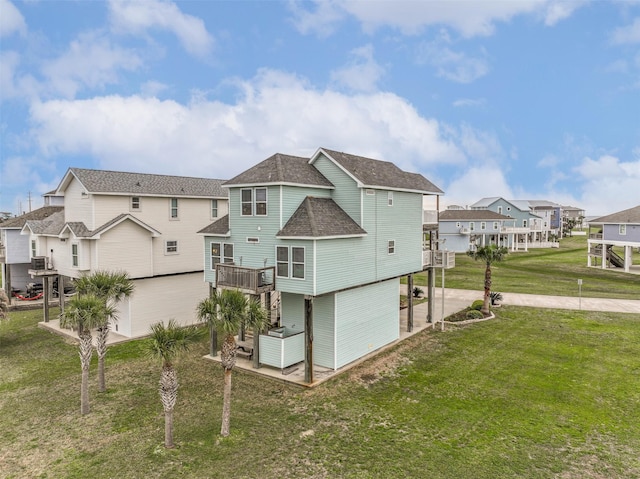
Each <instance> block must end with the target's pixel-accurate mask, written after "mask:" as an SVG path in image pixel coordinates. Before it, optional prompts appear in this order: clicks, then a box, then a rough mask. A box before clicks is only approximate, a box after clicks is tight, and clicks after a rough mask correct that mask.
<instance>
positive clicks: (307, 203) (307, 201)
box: [304, 196, 318, 236]
mask: <svg viewBox="0 0 640 479" xmlns="http://www.w3.org/2000/svg"><path fill="white" fill-rule="evenodd" d="M311 198H313V197H312V196H307V197H306V198H305V199H304V201H305V208H306V209H307V214H308V215H309V226H310V227H311V233H313V236H317V234H318V226H317V225H316V217H315V215H314V214H313V206H312V205H311Z"/></svg>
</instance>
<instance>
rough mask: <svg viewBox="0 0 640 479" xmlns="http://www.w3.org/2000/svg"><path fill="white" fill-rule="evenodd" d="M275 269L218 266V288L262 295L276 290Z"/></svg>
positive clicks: (221, 264)
mask: <svg viewBox="0 0 640 479" xmlns="http://www.w3.org/2000/svg"><path fill="white" fill-rule="evenodd" d="M275 285H276V281H275V267H274V266H269V267H266V268H249V267H246V266H236V265H233V264H225V263H218V264H216V286H217V287H223V288H236V289H239V290H241V291H242V292H244V293H249V294H261V293H265V292H267V291H273V290H274V289H275Z"/></svg>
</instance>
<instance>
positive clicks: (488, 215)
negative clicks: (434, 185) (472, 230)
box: [439, 210, 513, 221]
mask: <svg viewBox="0 0 640 479" xmlns="http://www.w3.org/2000/svg"><path fill="white" fill-rule="evenodd" d="M439 219H440V221H473V220H490V221H501V220H513V218H509V217H508V216H505V215H501V214H500V213H496V212H495V211H491V210H445V211H442V212H441V213H440V215H439Z"/></svg>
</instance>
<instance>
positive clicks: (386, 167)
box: [319, 148, 443, 194]
mask: <svg viewBox="0 0 640 479" xmlns="http://www.w3.org/2000/svg"><path fill="white" fill-rule="evenodd" d="M319 151H320V152H324V153H325V154H326V155H328V156H329V157H330V158H331V159H333V160H334V161H335V162H336V163H338V164H339V165H340V166H342V167H343V168H344V169H345V170H346V171H347V172H348V173H349V174H351V175H352V176H353V177H354V178H356V179H357V180H358V181H359V182H360V183H362V185H363V186H364V187H380V188H385V189H397V190H410V191H420V192H424V193H435V194H442V193H443V191H442V190H441V189H440V188H438V187H437V186H436V185H434V184H433V183H431V182H430V181H429V180H427V179H426V178H425V177H424V176H422V175H421V174H419V173H408V172H406V171H403V170H401V169H400V168H398V167H397V166H396V165H394V164H393V163H391V162H389V161H381V160H374V159H372V158H365V157H364V156H356V155H351V154H348V153H343V152H339V151H333V150H328V149H326V148H321V149H320V150H319Z"/></svg>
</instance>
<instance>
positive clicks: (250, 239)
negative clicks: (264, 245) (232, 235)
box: [247, 238, 260, 244]
mask: <svg viewBox="0 0 640 479" xmlns="http://www.w3.org/2000/svg"><path fill="white" fill-rule="evenodd" d="M247 243H254V244H258V243H260V238H247Z"/></svg>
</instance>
